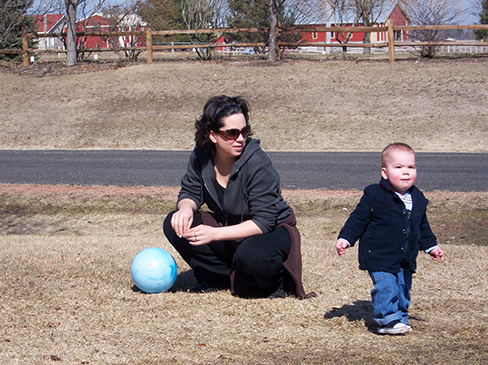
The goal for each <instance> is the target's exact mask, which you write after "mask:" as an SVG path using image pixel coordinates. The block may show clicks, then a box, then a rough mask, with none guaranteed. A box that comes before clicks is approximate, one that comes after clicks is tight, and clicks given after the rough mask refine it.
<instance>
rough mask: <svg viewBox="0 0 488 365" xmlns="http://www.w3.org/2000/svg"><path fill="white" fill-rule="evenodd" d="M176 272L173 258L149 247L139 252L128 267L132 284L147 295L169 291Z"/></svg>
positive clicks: (158, 249)
mask: <svg viewBox="0 0 488 365" xmlns="http://www.w3.org/2000/svg"><path fill="white" fill-rule="evenodd" d="M177 271H178V269H177V267H176V262H175V259H174V258H173V256H171V254H170V253H169V252H167V251H165V250H163V249H162V248H159V247H149V248H145V249H144V250H142V251H140V252H139V253H138V254H137V255H136V256H135V257H134V259H133V260H132V264H131V266H130V274H131V276H132V281H134V284H136V286H137V287H138V288H139V289H140V290H141V291H143V292H145V293H149V294H155V293H161V292H164V291H166V290H169V289H170V288H171V287H172V286H173V284H174V283H175V281H176V276H177Z"/></svg>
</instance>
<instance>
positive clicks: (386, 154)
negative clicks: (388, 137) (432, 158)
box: [381, 142, 415, 167]
mask: <svg viewBox="0 0 488 365" xmlns="http://www.w3.org/2000/svg"><path fill="white" fill-rule="evenodd" d="M395 150H401V151H405V152H413V153H414V154H415V151H414V150H413V148H412V147H410V146H409V145H408V144H406V143H401V142H395V143H390V144H389V145H388V146H386V147H385V148H384V149H383V152H381V167H386V162H387V161H388V157H389V156H390V153H391V152H393V151H395Z"/></svg>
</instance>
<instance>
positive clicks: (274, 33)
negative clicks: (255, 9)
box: [265, 0, 327, 62]
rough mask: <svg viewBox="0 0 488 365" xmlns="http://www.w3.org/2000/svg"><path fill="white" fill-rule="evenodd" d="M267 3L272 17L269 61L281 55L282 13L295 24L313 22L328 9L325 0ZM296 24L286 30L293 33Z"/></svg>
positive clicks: (268, 1)
mask: <svg viewBox="0 0 488 365" xmlns="http://www.w3.org/2000/svg"><path fill="white" fill-rule="evenodd" d="M265 4H266V5H267V6H268V9H269V18H270V22H269V24H270V25H269V42H268V46H269V52H268V61H270V62H274V61H276V55H277V54H280V55H281V53H280V50H279V47H277V43H278V26H279V15H280V14H283V17H284V18H285V19H288V20H290V21H291V22H292V23H294V24H298V23H305V22H311V23H313V22H314V21H316V20H317V19H323V17H324V15H325V12H326V9H327V8H326V6H327V4H326V2H324V0H265ZM294 24H288V27H287V29H286V32H288V33H292V32H293V25H294ZM281 37H283V35H282V36H281ZM298 38H300V37H298Z"/></svg>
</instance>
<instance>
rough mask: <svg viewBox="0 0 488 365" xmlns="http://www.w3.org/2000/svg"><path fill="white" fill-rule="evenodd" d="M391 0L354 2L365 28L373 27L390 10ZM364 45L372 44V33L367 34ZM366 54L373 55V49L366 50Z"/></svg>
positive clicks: (367, 48) (358, 0) (361, 0)
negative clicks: (386, 9)
mask: <svg viewBox="0 0 488 365" xmlns="http://www.w3.org/2000/svg"><path fill="white" fill-rule="evenodd" d="M391 4H392V1H391V0H354V7H355V9H356V13H357V18H360V19H361V20H362V22H363V25H364V26H365V27H372V26H373V25H375V24H376V23H377V22H378V19H379V17H380V16H381V15H383V13H384V11H385V8H390V5H391ZM363 43H371V33H370V32H365V33H364V39H363ZM364 53H365V54H369V53H371V48H370V47H366V48H364Z"/></svg>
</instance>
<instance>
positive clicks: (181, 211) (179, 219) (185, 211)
mask: <svg viewBox="0 0 488 365" xmlns="http://www.w3.org/2000/svg"><path fill="white" fill-rule="evenodd" d="M192 203H193V202H192ZM193 212H194V209H193V207H192V204H190V203H189V202H184V200H182V201H181V202H180V204H178V210H177V211H176V212H175V213H174V214H173V216H172V217H171V227H173V229H174V230H175V233H176V235H177V236H178V237H180V238H181V237H183V236H184V235H185V233H187V232H188V230H189V229H190V227H191V224H192V222H193Z"/></svg>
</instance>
